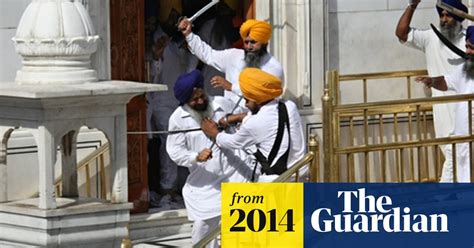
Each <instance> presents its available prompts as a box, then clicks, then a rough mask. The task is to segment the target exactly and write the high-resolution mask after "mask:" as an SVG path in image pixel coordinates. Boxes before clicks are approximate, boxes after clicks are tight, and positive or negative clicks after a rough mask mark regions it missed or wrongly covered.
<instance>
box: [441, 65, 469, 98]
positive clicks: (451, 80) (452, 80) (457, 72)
mask: <svg viewBox="0 0 474 248" xmlns="http://www.w3.org/2000/svg"><path fill="white" fill-rule="evenodd" d="M444 81H446V84H447V86H448V90H452V91H455V92H456V93H458V94H462V85H463V83H464V84H465V82H466V80H465V79H464V72H463V65H460V66H457V67H456V68H455V69H454V70H453V71H452V72H451V73H450V74H449V75H446V76H444Z"/></svg>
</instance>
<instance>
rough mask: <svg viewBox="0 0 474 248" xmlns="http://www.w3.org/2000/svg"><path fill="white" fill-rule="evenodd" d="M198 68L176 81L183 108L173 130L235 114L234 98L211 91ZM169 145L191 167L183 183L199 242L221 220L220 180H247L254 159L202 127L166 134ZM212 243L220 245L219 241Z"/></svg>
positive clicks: (171, 123) (177, 160)
mask: <svg viewBox="0 0 474 248" xmlns="http://www.w3.org/2000/svg"><path fill="white" fill-rule="evenodd" d="M203 81H204V79H203V76H202V74H201V72H200V71H198V70H194V71H192V72H190V73H187V74H184V75H181V76H180V77H179V78H178V80H177V81H176V84H175V86H174V95H175V97H176V99H177V100H178V102H179V107H178V108H177V109H176V110H175V111H174V112H173V114H172V115H171V117H170V120H169V130H187V129H194V128H199V127H200V125H201V122H202V120H203V119H204V118H210V119H212V120H219V119H221V118H223V117H225V116H226V115H227V114H229V113H231V112H232V110H233V107H234V104H233V103H232V101H230V100H227V99H225V98H223V97H221V96H216V97H211V96H207V95H206V93H205V92H204V90H203V87H204V82H203ZM166 150H167V151H168V154H169V156H170V158H171V159H172V160H173V161H174V162H175V163H176V164H178V165H180V166H185V167H188V168H189V172H190V174H189V176H188V178H187V179H186V184H185V185H184V187H183V198H184V203H185V205H186V210H187V212H188V218H189V219H190V220H192V221H194V225H193V230H192V242H193V243H194V244H195V243H197V242H198V241H199V240H201V239H202V238H203V237H204V236H205V235H206V234H207V233H208V232H209V231H212V230H213V229H214V228H215V227H217V225H218V224H219V222H220V215H221V183H223V182H246V181H249V179H250V176H251V174H252V169H251V167H250V166H249V164H250V163H251V159H250V158H249V157H248V156H247V155H246V154H245V153H244V152H243V151H242V150H239V149H226V148H219V147H218V146H215V145H213V142H212V141H211V140H210V139H209V138H207V137H206V135H204V133H203V132H202V131H195V132H182V133H177V134H172V135H168V139H167V142H166ZM211 243H212V244H211V246H215V245H217V244H216V242H215V241H213V242H211Z"/></svg>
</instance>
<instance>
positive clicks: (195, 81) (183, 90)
mask: <svg viewBox="0 0 474 248" xmlns="http://www.w3.org/2000/svg"><path fill="white" fill-rule="evenodd" d="M194 88H201V89H202V88H204V77H203V76H202V74H201V72H200V71H198V70H194V71H192V72H190V73H186V74H183V75H181V76H179V77H178V79H177V80H176V83H175V84H174V88H173V89H174V96H175V97H176V99H177V100H178V101H179V106H182V105H184V104H185V103H187V102H188V101H189V99H190V98H191V96H192V95H193V91H194Z"/></svg>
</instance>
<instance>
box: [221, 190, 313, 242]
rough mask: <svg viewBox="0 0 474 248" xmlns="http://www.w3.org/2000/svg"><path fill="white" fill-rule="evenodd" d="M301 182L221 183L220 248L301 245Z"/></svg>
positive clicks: (302, 230)
mask: <svg viewBox="0 0 474 248" xmlns="http://www.w3.org/2000/svg"><path fill="white" fill-rule="evenodd" d="M303 232H304V229H303V184H302V183H224V184H223V185H222V229H221V235H222V236H221V244H222V247H224V248H225V247H292V248H298V247H303Z"/></svg>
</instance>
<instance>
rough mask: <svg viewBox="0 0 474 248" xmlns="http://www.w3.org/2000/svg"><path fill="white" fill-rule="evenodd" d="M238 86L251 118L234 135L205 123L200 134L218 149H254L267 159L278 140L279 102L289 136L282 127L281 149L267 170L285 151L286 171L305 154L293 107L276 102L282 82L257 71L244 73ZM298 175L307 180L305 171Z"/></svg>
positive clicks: (292, 104) (268, 178)
mask: <svg viewBox="0 0 474 248" xmlns="http://www.w3.org/2000/svg"><path fill="white" fill-rule="evenodd" d="M240 86H241V88H242V93H243V96H244V99H245V100H246V106H247V107H248V109H249V110H250V111H251V113H252V114H251V115H249V116H247V117H245V119H244V121H243V123H242V125H241V126H240V128H239V130H238V131H237V132H236V133H234V134H227V133H224V132H217V130H216V128H215V126H216V124H215V123H213V122H211V121H204V122H203V125H202V128H203V131H204V132H205V133H206V134H207V135H208V136H210V137H212V138H215V140H216V144H217V145H218V146H219V147H222V148H227V149H236V148H244V149H247V148H250V149H251V148H252V147H254V146H256V147H257V148H258V150H260V152H261V153H262V154H263V156H264V157H265V158H268V157H269V154H270V151H271V150H272V148H273V145H274V144H275V140H276V136H277V130H278V121H279V120H278V118H279V111H278V103H279V101H281V102H283V103H284V105H285V106H286V109H287V113H288V121H289V132H288V129H287V128H286V126H285V128H284V131H283V138H282V140H281V144H280V147H279V149H278V152H277V155H276V157H275V159H274V160H273V161H272V163H271V164H270V167H272V168H273V167H274V166H275V164H276V163H277V162H278V160H279V159H280V158H281V157H282V156H283V155H284V154H285V152H287V151H288V159H287V161H286V165H287V168H289V167H290V166H291V165H293V164H294V163H295V162H296V161H298V160H299V159H301V158H302V157H303V156H304V153H305V142H304V134H303V127H302V124H301V117H300V115H299V112H298V109H297V107H296V105H295V104H294V103H293V102H291V101H284V100H279V99H276V98H277V97H278V96H280V95H281V93H282V88H281V81H280V80H279V79H278V78H276V77H274V76H272V75H270V74H268V73H265V72H263V71H261V70H259V69H255V68H247V69H245V70H244V71H243V72H242V74H241V76H240ZM259 171H260V170H257V171H256V173H257V176H258V175H259V174H260V173H259ZM300 173H301V175H304V176H306V174H307V169H304V170H302V171H300ZM262 178H265V179H262ZM275 178H276V176H275V175H268V174H267V175H262V176H260V179H258V180H259V181H270V180H272V179H275ZM256 179H257V178H256Z"/></svg>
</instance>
